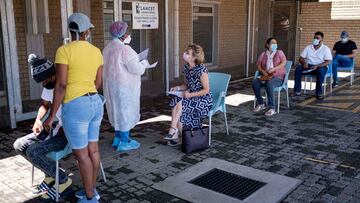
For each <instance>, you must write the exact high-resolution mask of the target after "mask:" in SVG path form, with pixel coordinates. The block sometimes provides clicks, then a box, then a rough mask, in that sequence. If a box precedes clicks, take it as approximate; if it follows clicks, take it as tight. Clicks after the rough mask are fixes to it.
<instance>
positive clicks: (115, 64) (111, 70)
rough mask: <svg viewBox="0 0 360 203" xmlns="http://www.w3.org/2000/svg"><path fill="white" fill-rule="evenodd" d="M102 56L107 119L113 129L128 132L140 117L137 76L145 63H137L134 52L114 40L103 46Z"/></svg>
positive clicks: (137, 59) (138, 76)
mask: <svg viewBox="0 0 360 203" xmlns="http://www.w3.org/2000/svg"><path fill="white" fill-rule="evenodd" d="M103 56H104V69H103V91H104V96H105V98H106V109H107V113H108V117H109V121H110V123H111V125H112V126H113V127H114V128H115V130H120V131H129V130H130V129H132V128H133V127H135V125H136V123H137V122H139V120H140V90H141V75H142V74H144V72H145V68H146V64H145V63H144V62H139V56H138V54H137V53H136V52H135V51H134V50H133V49H132V48H131V47H130V46H128V45H125V44H124V43H123V42H121V41H120V40H118V39H114V40H113V41H111V42H110V43H109V44H108V45H107V46H106V47H105V49H104V51H103ZM146 62H147V61H146ZM147 64H148V62H147Z"/></svg>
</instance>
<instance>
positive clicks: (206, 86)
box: [184, 72, 210, 98]
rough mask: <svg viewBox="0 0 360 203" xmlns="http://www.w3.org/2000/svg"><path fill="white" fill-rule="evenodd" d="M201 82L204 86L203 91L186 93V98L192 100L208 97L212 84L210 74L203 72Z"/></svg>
mask: <svg viewBox="0 0 360 203" xmlns="http://www.w3.org/2000/svg"><path fill="white" fill-rule="evenodd" d="M200 81H201V85H202V87H203V88H202V89H201V90H200V91H198V92H188V91H186V92H185V93H184V96H185V97H186V98H190V97H200V96H203V95H206V94H208V93H209V92H210V84H209V75H208V73H205V72H203V73H202V74H201V76H200Z"/></svg>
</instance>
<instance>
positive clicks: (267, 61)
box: [252, 37, 286, 116]
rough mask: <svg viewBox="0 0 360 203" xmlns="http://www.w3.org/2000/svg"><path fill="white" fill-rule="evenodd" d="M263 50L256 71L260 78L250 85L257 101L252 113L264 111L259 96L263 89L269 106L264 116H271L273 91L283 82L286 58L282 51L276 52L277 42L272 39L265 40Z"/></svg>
mask: <svg viewBox="0 0 360 203" xmlns="http://www.w3.org/2000/svg"><path fill="white" fill-rule="evenodd" d="M265 48H266V51H264V52H263V53H262V54H261V55H260V57H259V59H258V61H257V69H258V71H259V73H260V74H259V75H260V76H259V77H258V78H255V79H254V81H253V84H252V87H253V90H254V93H255V97H256V100H257V106H256V107H255V108H254V110H253V111H254V112H259V111H262V110H265V109H266V107H265V104H264V100H263V98H262V96H261V88H262V87H265V89H266V94H267V96H268V106H269V110H268V111H267V112H266V113H265V115H266V116H272V115H274V114H275V113H276V111H275V102H274V89H275V88H276V87H279V86H281V84H282V83H283V81H284V78H285V74H286V69H285V64H286V56H285V54H284V52H283V51H281V50H277V48H278V46H277V42H276V39H275V38H273V37H271V38H269V39H267V40H266V44H265Z"/></svg>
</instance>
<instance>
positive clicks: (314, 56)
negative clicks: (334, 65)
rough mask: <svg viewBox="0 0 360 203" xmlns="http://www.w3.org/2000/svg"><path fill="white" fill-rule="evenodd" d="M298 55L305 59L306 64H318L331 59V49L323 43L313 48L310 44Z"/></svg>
mask: <svg viewBox="0 0 360 203" xmlns="http://www.w3.org/2000/svg"><path fill="white" fill-rule="evenodd" d="M300 56H301V57H303V58H305V59H307V64H310V65H319V64H322V63H324V62H325V61H331V60H332V54H331V50H330V48H329V47H328V46H326V45H324V44H321V46H320V48H318V49H315V48H314V45H312V44H310V45H308V46H306V47H305V49H304V50H303V51H302V52H301V55H300Z"/></svg>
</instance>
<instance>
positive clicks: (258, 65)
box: [256, 52, 269, 76]
mask: <svg viewBox="0 0 360 203" xmlns="http://www.w3.org/2000/svg"><path fill="white" fill-rule="evenodd" d="M264 56H265V52H263V53H261V54H260V56H259V58H258V60H257V62H256V67H257V70H258V71H259V72H260V73H261V74H262V75H264V76H268V75H269V74H268V72H267V71H266V70H265V69H263V68H262V66H261V61H262V58H263V57H264Z"/></svg>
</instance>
